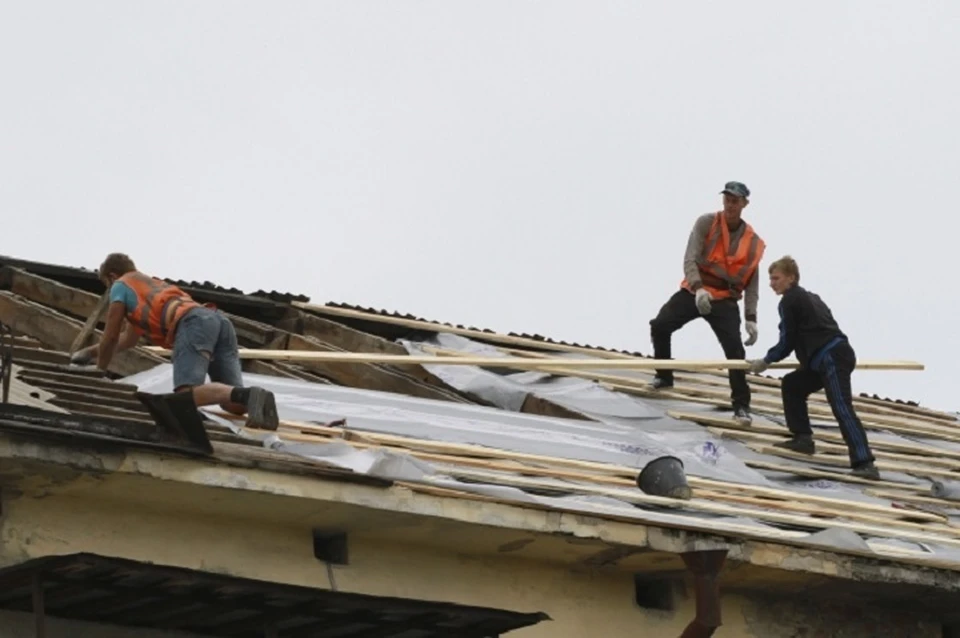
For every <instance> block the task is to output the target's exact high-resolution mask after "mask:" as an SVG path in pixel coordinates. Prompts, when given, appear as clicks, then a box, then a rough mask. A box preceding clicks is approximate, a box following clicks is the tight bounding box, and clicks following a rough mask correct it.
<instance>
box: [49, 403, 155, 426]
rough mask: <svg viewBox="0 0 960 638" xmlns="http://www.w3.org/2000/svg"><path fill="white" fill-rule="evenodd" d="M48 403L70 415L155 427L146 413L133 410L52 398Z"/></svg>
mask: <svg viewBox="0 0 960 638" xmlns="http://www.w3.org/2000/svg"><path fill="white" fill-rule="evenodd" d="M50 403H52V404H53V405H57V406H60V407H61V408H65V409H67V410H70V412H71V413H72V414H83V415H87V416H93V417H97V418H101V417H108V418H112V419H118V420H122V421H124V422H127V423H131V422H132V423H143V424H149V425H156V423H155V422H154V421H153V418H152V417H151V416H150V414H149V413H148V412H140V411H133V410H124V409H122V408H113V407H108V406H106V405H103V404H101V403H91V402H89V401H74V400H70V399H62V398H54V399H50Z"/></svg>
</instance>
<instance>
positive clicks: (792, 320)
mask: <svg viewBox="0 0 960 638" xmlns="http://www.w3.org/2000/svg"><path fill="white" fill-rule="evenodd" d="M769 271H770V287H771V288H772V289H773V291H774V292H775V293H777V294H778V295H780V296H781V298H780V306H779V309H780V341H779V342H778V343H777V345H775V346H773V347H772V348H770V351H769V352H767V355H766V356H765V357H764V358H763V359H754V360H751V361H749V364H750V371H751V372H753V373H754V374H759V373H761V372H763V371H764V370H766V369H767V367H768V366H769V365H770V364H771V363H775V362H777V361H782V360H783V359H784V358H786V357H787V356H788V355H789V354H790V353H791V352H796V353H797V360H798V361H799V362H800V367H799V368H798V369H796V370H794V371H792V372H790V373H789V374H786V375H784V377H783V381H782V382H781V386H780V392H781V395H782V396H783V412H784V415H785V416H786V418H787V427H788V428H789V429H790V432H791V434H793V437H792V438H790V439H788V440H786V441H783V442H781V443H775V444H774V446H775V447H779V448H784V449H787V450H793V451H794V452H801V453H803V454H813V453H814V451H815V449H816V446H815V444H814V441H813V430H812V429H811V428H810V415H809V414H808V411H807V398H808V397H809V396H810V395H811V394H813V393H814V392H817V391H818V390H821V389H822V390H824V391H825V392H826V395H827V400H828V401H829V402H830V408H831V409H832V410H833V416H834V417H835V418H836V419H837V423H838V424H839V425H840V433H841V434H842V435H843V440H844V441H845V442H846V444H847V450H848V452H849V454H850V466H851V467H852V468H853V475H854V476H859V477H860V478H866V479H872V480H877V479H879V478H880V472H879V471H878V470H877V468H876V466H875V465H874V457H873V453H872V452H871V451H870V443H869V442H868V441H867V433H866V431H864V429H863V424H862V423H860V419H859V418H858V417H857V413H856V411H855V410H854V409H853V393H852V391H851V389H850V374H851V373H852V372H853V370H854V368H855V367H856V365H857V355H856V353H855V352H854V351H853V348H852V347H851V346H850V342H849V341H848V340H847V336H846V335H845V334H844V333H843V332H842V331H841V330H840V327H839V326H838V325H837V322H836V320H835V319H834V318H833V313H832V312H830V308H829V307H828V306H827V304H825V303H824V302H823V300H822V299H820V297H819V296H818V295H816V294H814V293H812V292H810V291H808V290H806V289H804V288H802V287H801V286H800V268H799V267H798V266H797V262H796V261H794V260H793V258H791V257H789V256H787V257H782V258H780V259H778V260H777V261H775V262H773V263H772V264H770V268H769Z"/></svg>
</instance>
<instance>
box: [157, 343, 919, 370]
mask: <svg viewBox="0 0 960 638" xmlns="http://www.w3.org/2000/svg"><path fill="white" fill-rule="evenodd" d="M149 350H150V351H151V352H153V353H155V354H159V355H164V356H169V355H170V351H169V350H167V349H165V348H160V347H157V346H150V347H149ZM240 358H241V359H261V360H271V361H316V362H324V363H383V364H390V365H461V366H480V367H488V368H512V369H517V370H537V369H539V368H543V366H544V363H543V359H536V358H519V357H515V358H514V357H444V356H432V355H391V354H383V353H378V352H315V351H311V350H260V349H254V348H241V349H240ZM797 365H799V364H798V363H797V362H796V361H781V362H780V363H775V364H772V366H771V367H776V368H778V369H793V368H796V367H797ZM563 366H564V367H565V368H583V369H586V368H611V369H625V370H654V369H667V368H669V369H672V370H745V369H747V368H748V367H749V364H748V363H747V362H746V361H741V360H733V359H717V360H674V359H639V358H635V359H620V360H615V361H611V360H609V359H570V360H569V361H565V362H564V363H563ZM857 368H858V369H861V370H923V369H924V366H923V364H922V363H918V362H916V361H893V360H891V361H860V362H858V363H857Z"/></svg>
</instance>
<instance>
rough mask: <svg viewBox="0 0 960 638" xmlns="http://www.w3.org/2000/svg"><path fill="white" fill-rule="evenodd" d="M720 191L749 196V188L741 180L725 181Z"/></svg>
mask: <svg viewBox="0 0 960 638" xmlns="http://www.w3.org/2000/svg"><path fill="white" fill-rule="evenodd" d="M720 193H721V194H722V193H730V194H731V195H735V196H737V197H750V189H749V188H747V185H746V184H744V183H743V182H727V183H726V184H724V185H723V190H722V191H720Z"/></svg>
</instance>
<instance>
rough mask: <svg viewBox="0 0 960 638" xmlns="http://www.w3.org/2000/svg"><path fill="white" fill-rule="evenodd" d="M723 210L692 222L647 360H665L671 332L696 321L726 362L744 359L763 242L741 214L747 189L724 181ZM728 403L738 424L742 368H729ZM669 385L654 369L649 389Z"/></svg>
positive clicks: (751, 339) (746, 410) (744, 407)
mask: <svg viewBox="0 0 960 638" xmlns="http://www.w3.org/2000/svg"><path fill="white" fill-rule="evenodd" d="M721 194H722V195H723V210H721V211H719V212H716V213H707V214H705V215H701V216H700V217H699V218H697V221H696V222H695V223H694V225H693V230H692V232H691V233H690V237H689V239H688V240H687V250H686V253H685V255H684V258H683V271H684V275H685V277H684V279H683V281H682V282H681V283H680V290H678V291H677V292H676V293H675V294H674V295H673V296H672V297H670V299H669V300H667V302H666V303H665V304H664V305H663V307H662V308H661V309H660V312H659V314H657V316H656V317H655V318H654V319H652V320H651V321H650V337H651V340H652V341H653V356H654V357H655V358H657V359H670V358H671V355H670V340H671V336H672V335H673V333H674V332H676V331H677V330H679V329H680V328H682V327H683V326H685V325H686V324H687V323H689V322H690V321H693V320H694V319H696V318H697V317H703V318H704V319H706V320H707V322H708V323H709V324H710V327H711V328H712V329H713V332H714V334H715V335H716V336H717V339H718V340H719V341H720V346H721V347H722V348H723V353H724V355H725V356H726V358H727V359H744V358H745V357H746V351H745V350H744V345H748V346H752V345H753V344H754V343H756V341H757V334H758V330H757V301H758V299H759V291H760V284H759V278H758V277H757V269H758V267H759V265H760V260H761V259H762V258H763V252H764V250H765V249H766V244H765V243H764V241H763V240H762V239H761V238H760V236H759V235H758V234H757V233H756V232H755V231H754V230H753V227H752V226H750V224H748V223H747V222H745V221H744V220H743V219H742V217H741V215H742V213H743V209H744V208H746V206H747V204H749V198H750V189H748V188H747V187H746V185H745V184H743V183H741V182H727V183H726V185H725V186H724V188H723V190H722V191H721ZM741 299H744V313H743V314H744V319H745V321H746V332H747V335H748V337H747V340H746V341H745V342H744V341H741V336H740V308H739V305H738V302H739V301H740V300H741ZM729 377H730V399H731V403H732V407H733V411H734V418H735V419H736V420H737V421H739V422H740V423H743V424H745V425H746V424H749V423H751V422H752V418H751V416H750V386H749V385H748V384H747V375H746V372H745V371H744V370H730V372H729ZM672 386H673V371H672V370H657V374H656V376H655V377H654V379H653V383H652V384H651V386H650V387H651V388H652V389H655V390H659V389H664V388H670V387H672Z"/></svg>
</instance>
